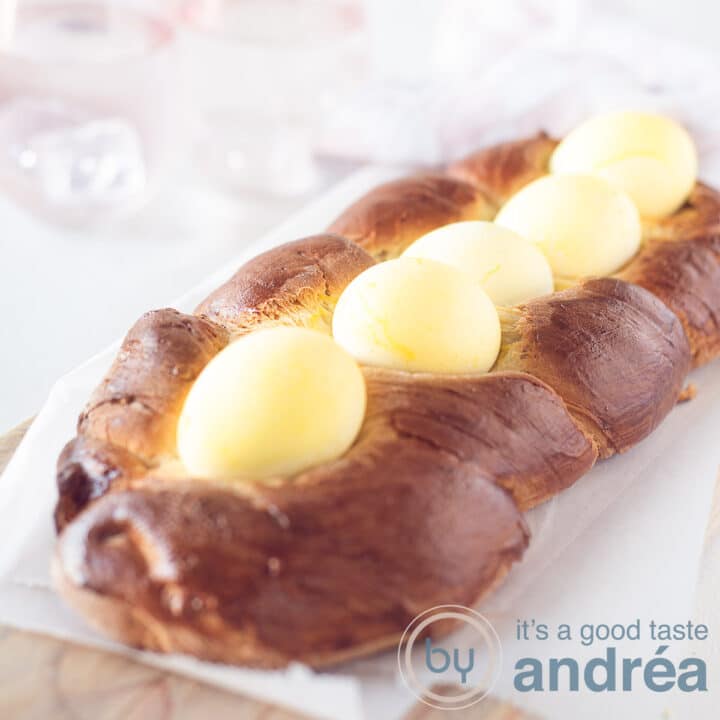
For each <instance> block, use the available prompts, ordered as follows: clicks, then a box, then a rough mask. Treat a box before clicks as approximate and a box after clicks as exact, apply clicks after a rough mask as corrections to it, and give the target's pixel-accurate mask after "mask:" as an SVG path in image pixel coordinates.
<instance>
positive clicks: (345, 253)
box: [195, 235, 374, 333]
mask: <svg viewBox="0 0 720 720" xmlns="http://www.w3.org/2000/svg"><path fill="white" fill-rule="evenodd" d="M373 264H374V260H373V259H372V258H371V257H370V256H369V255H368V254H367V253H366V252H365V251H364V250H362V249H361V248H359V247H358V246H357V245H356V244H355V243H353V242H350V241H349V240H346V239H345V238H342V237H339V236H338V235H313V236H312V237H308V238H304V239H302V240H296V241H294V242H290V243H286V244H284V245H281V246H280V247H277V248H273V249H272V250H268V251H267V252H264V253H262V254H261V255H258V256H257V257H254V258H253V259H252V260H250V261H249V262H247V263H245V265H243V266H242V267H241V268H240V269H239V270H238V271H237V272H236V273H235V275H233V276H232V277H231V278H230V280H228V281H227V282H226V283H225V284H224V285H221V286H220V287H219V288H218V289H217V290H215V291H214V292H213V293H211V294H210V296H209V297H207V298H206V299H205V300H203V301H202V302H201V303H200V305H198V307H197V308H196V309H195V312H196V313H197V314H199V315H204V316H205V317H207V318H208V319H210V320H212V321H214V322H216V323H219V324H220V325H223V326H225V327H227V328H228V329H229V330H230V331H231V332H232V333H243V332H249V331H250V330H253V329H255V328H257V327H258V325H260V324H286V325H304V326H310V327H315V328H318V329H319V328H324V329H329V322H330V316H331V315H332V309H333V307H334V306H335V302H336V301H337V299H338V296H339V295H340V293H341V292H342V291H343V290H344V289H345V286H346V285H347V284H348V283H349V282H350V281H351V280H352V279H353V278H354V277H355V276H356V275H359V274H360V273H361V272H362V271H363V270H365V269H367V268H368V267H370V266H371V265H373Z"/></svg>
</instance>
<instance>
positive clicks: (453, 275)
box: [333, 257, 500, 373]
mask: <svg viewBox="0 0 720 720" xmlns="http://www.w3.org/2000/svg"><path fill="white" fill-rule="evenodd" d="M333 335H334V336H335V339H336V340H337V342H338V343H340V345H342V346H343V347H344V348H345V349H346V350H347V351H348V352H349V353H350V354H351V355H353V356H354V357H355V358H357V359H358V360H359V361H360V362H361V363H365V364H368V365H379V366H382V367H389V368H396V369H400V370H408V371H411V372H439V373H469V372H485V371H487V370H489V369H490V367H492V365H493V363H494V362H495V359H496V358H497V354H498V352H499V350H500V322H499V320H498V314H497V310H496V309H495V306H494V305H493V303H492V301H491V300H490V298H489V297H488V296H487V294H486V293H485V291H484V290H483V289H482V287H480V284H479V283H478V282H476V281H474V280H473V279H472V278H471V277H470V276H469V275H466V274H465V273H462V272H460V271H459V270H456V269H455V268H453V267H450V266H449V265H446V264H444V263H439V262H436V261H434V260H426V259H423V258H413V257H401V258H397V259H396V260H390V261H388V262H384V263H380V264H378V265H374V266H373V267H371V268H368V269H367V270H365V271H364V272H362V273H361V274H360V275H358V276H357V277H356V278H355V279H354V280H353V281H352V282H351V283H350V284H349V285H348V286H347V288H346V289H345V291H344V292H343V294H342V295H341V296H340V299H339V301H338V304H337V307H336V308H335V314H334V316H333Z"/></svg>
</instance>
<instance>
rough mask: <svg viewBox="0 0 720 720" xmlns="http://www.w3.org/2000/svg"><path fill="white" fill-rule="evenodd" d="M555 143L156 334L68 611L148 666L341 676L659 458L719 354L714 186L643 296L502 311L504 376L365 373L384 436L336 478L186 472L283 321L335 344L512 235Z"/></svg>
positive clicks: (114, 373)
mask: <svg viewBox="0 0 720 720" xmlns="http://www.w3.org/2000/svg"><path fill="white" fill-rule="evenodd" d="M554 146H555V141H553V140H551V139H550V138H548V137H547V136H544V135H541V136H538V137H535V138H531V139H529V140H526V141H518V142H516V143H509V144H505V145H502V146H499V147H495V148H490V149H488V150H484V151H481V152H480V153H477V154H475V155H473V156H471V157H470V158H468V159H466V160H465V161H462V162H460V163H455V164H454V165H452V166H451V167H450V168H449V173H450V174H451V175H453V176H454V177H444V176H442V175H437V174H436V175H426V176H422V177H418V176H416V177H413V178H407V179H404V180H400V181H396V182H395V183H389V184H387V185H384V186H382V187H381V188H377V189H376V190H375V191H373V192H371V193H370V194H369V195H368V196H366V197H365V198H362V199H361V200H360V201H358V202H357V203H356V204H355V205H354V206H353V207H352V208H350V209H349V210H348V211H347V212H346V213H344V214H343V216H341V218H339V219H338V220H337V221H336V222H335V223H334V225H333V231H335V232H340V233H342V234H345V235H347V236H348V238H347V239H344V238H342V237H338V236H336V235H335V236H334V235H321V236H314V237H312V238H306V239H305V240H302V241H298V242H296V243H289V244H288V245H285V246H282V247H279V248H275V249H274V250H271V251H270V252H268V253H265V254H263V255H261V256H259V257H258V258H255V259H254V260H252V261H250V262H249V263H248V264H246V265H245V266H244V267H243V268H241V269H240V271H239V272H238V273H237V274H236V275H235V276H234V277H233V278H231V280H229V281H228V282H227V283H226V284H225V285H223V286H222V287H221V288H219V289H218V290H217V291H215V292H214V293H213V294H212V295H211V296H210V297H209V298H208V299H207V300H205V301H204V302H203V303H201V305H200V306H199V307H198V308H197V310H196V314H195V315H194V316H188V315H181V314H180V313H176V312H175V311H169V310H164V311H158V312H156V313H151V314H148V315H146V316H144V317H143V318H142V319H141V320H140V321H139V323H138V324H137V325H136V326H135V327H134V328H133V329H132V330H131V331H130V333H129V335H128V337H127V338H126V340H125V343H124V344H123V348H122V349H121V353H120V355H119V356H118V359H117V360H116V362H115V364H114V365H113V367H112V369H111V371H110V373H109V374H108V377H107V378H106V379H105V380H104V381H103V384H102V385H101V387H100V388H99V389H98V390H97V391H96V393H95V394H94V395H93V398H92V399H91V402H90V403H89V405H88V409H87V410H86V411H85V412H84V413H83V415H82V416H81V419H80V422H79V426H78V436H77V438H75V439H74V440H73V441H71V442H70V443H69V444H68V446H67V447H66V449H65V451H64V452H63V455H62V456H61V458H60V460H59V462H58V487H59V493H60V499H59V503H58V507H57V510H56V523H57V525H58V528H59V530H60V531H61V534H60V537H59V540H58V547H57V555H56V560H55V575H56V578H57V581H58V584H59V587H60V590H61V592H62V593H63V595H64V596H65V597H66V598H67V599H68V601H69V602H70V603H71V604H73V605H74V606H75V607H77V608H78V609H79V610H80V611H81V612H82V613H83V614H84V615H85V616H86V617H87V618H89V619H90V620H91V621H92V622H94V623H95V624H96V625H97V626H98V627H100V628H101V629H103V630H104V631H105V632H107V633H108V634H111V635H112V636H113V637H115V638H117V639H119V640H121V641H123V642H126V643H128V644H132V645H136V646H139V647H146V648H150V649H156V650H162V651H181V652H188V653H191V654H193V655H196V656H198V657H201V658H205V659H209V660H218V661H223V662H231V663H237V664H251V665H256V666H262V667H275V666H281V665H284V664H286V663H287V662H288V661H290V660H293V659H300V660H303V661H305V662H308V663H310V664H313V665H317V666H322V665H326V664H328V663H332V662H337V661H339V660H341V659H345V658H348V657H352V656H355V655H358V654H365V653H367V652H371V651H373V650H376V649H379V648H382V647H386V646H388V645H392V644H394V643H395V642H396V641H397V638H398V635H399V633H400V632H401V631H402V629H403V628H404V626H405V624H406V623H407V622H408V621H409V620H410V619H411V618H412V617H413V616H414V615H415V614H416V613H417V612H419V611H420V610H424V609H426V608H427V607H429V606H431V605H433V604H438V603H443V602H453V603H463V604H467V605H470V604H472V603H474V602H475V601H476V600H477V599H478V598H479V597H480V596H482V595H483V594H484V593H486V592H488V591H489V590H490V589H491V588H492V587H493V586H494V585H495V584H497V583H498V582H499V580H500V579H501V578H502V577H503V576H504V574H505V573H506V572H507V570H508V568H509V567H510V565H511V563H512V562H514V561H515V560H517V559H518V558H519V557H520V556H521V554H522V552H523V550H524V548H525V546H526V544H527V532H526V529H525V526H524V524H523V521H522V516H521V514H520V512H521V510H523V509H526V508H529V507H532V506H534V505H536V504H538V503H539V502H542V501H544V500H546V499H547V498H549V497H551V496H553V495H555V494H556V493H558V492H559V491H561V490H562V489H563V488H565V487H567V486H569V485H571V484H572V483H573V482H575V480H576V479H577V478H578V477H580V476H581V475H582V474H583V473H584V472H586V471H587V470H588V469H589V468H590V467H591V466H592V465H593V463H594V462H595V460H596V458H597V457H598V456H603V457H605V456H607V455H610V454H612V453H613V452H621V451H623V450H626V449H627V448H629V447H631V446H632V445H633V444H635V443H637V442H639V441H640V440H641V439H642V438H643V437H645V436H646V435H647V434H648V433H649V432H651V431H652V429H653V428H654V427H655V426H656V425H657V424H658V423H659V422H660V420H661V419H662V418H663V417H664V416H665V414H666V413H667V412H668V411H669V410H670V408H671V407H672V406H673V404H674V403H675V402H676V401H677V399H678V398H679V397H680V392H681V387H682V383H683V379H684V377H685V374H686V373H687V370H688V368H689V366H690V362H691V357H692V359H693V360H694V362H695V364H699V363H701V362H705V361H707V360H708V359H710V358H711V357H714V356H715V355H717V354H718V353H719V352H720V330H719V329H718V321H717V318H718V317H720V292H719V291H718V287H720V277H719V274H720V270H719V267H720V251H719V249H718V237H719V236H720V234H719V233H718V230H719V229H720V219H719V217H720V213H718V208H720V202H719V201H718V195H717V193H715V191H713V190H711V189H710V188H706V187H705V186H702V185H698V187H697V188H696V190H695V191H694V193H693V195H692V197H691V198H690V200H689V202H688V204H687V206H686V207H684V208H682V209H681V210H680V211H679V212H678V213H676V214H675V215H674V216H673V217H671V218H668V219H666V220H664V221H662V222H659V223H654V224H648V225H647V226H646V227H645V236H646V244H645V245H644V247H643V249H642V251H641V253H640V254H639V255H638V256H637V257H636V258H635V259H634V260H633V261H631V263H629V264H628V266H627V267H626V268H624V269H623V271H622V272H621V273H620V274H619V277H620V278H622V279H613V278H605V279H599V280H588V281H585V282H583V283H581V284H580V285H579V286H577V287H575V288H571V289H570V290H567V291H564V292H562V293H555V294H553V295H550V296H548V297H546V298H539V299H537V300H535V301H533V302H531V303H528V304H526V305H524V306H521V307H518V308H513V309H508V310H506V311H503V316H504V346H503V350H502V352H501V355H500V358H499V360H498V363H497V365H496V367H495V369H494V370H493V372H492V373H490V374H488V375H485V376H481V377H477V376H433V375H409V374H405V373H398V372H392V371H387V370H378V369H370V368H366V369H365V373H366V378H367V385H368V393H369V402H368V411H367V415H366V418H365V422H364V425H363V429H362V431H361V434H360V437H359V439H358V441H357V442H356V444H355V445H354V446H353V447H352V448H351V450H350V451H349V452H348V453H346V454H345V455H344V456H343V457H342V458H340V459H338V460H336V461H334V462H331V463H327V464H325V465H322V466H320V467H316V468H313V469H311V470H308V471H306V472H305V473H303V474H301V475H298V476H295V477H292V478H278V479H277V480H276V481H275V482H273V483H270V484H267V485H258V486H241V487H238V486H232V485H229V484H226V483H223V482H220V481H199V480H193V479H191V478H187V477H184V471H183V469H182V467H181V466H179V463H178V461H177V459H176V449H175V445H174V443H175V439H174V433H175V424H176V421H177V417H178V415H179V412H180V409H181V406H182V402H183V400H184V397H185V394H186V393H187V390H188V389H189V387H190V385H191V384H192V382H193V380H194V379H195V377H196V376H197V374H198V373H199V372H200V371H201V370H202V368H203V367H204V365H205V364H206V363H207V362H208V361H209V359H210V358H211V357H212V356H213V355H214V354H216V353H217V352H219V351H220V349H222V347H224V346H225V344H226V343H227V342H229V341H230V340H231V339H232V338H234V337H236V336H238V335H240V334H242V333H244V332H248V331H249V330H252V329H254V328H256V327H258V326H260V325H265V324H278V323H282V324H300V325H306V326H310V327H316V328H319V329H323V330H327V329H328V328H329V321H330V318H331V313H332V310H333V307H334V304H335V302H336V300H337V298H338V296H339V294H340V293H341V292H342V290H343V288H344V287H345V286H346V285H347V283H348V282H350V280H352V278H353V277H355V276H356V275H357V274H358V273H360V272H361V271H362V270H364V269H365V268H367V267H369V266H370V265H371V264H372V263H373V262H374V261H373V259H372V257H371V255H372V256H375V257H377V258H382V259H385V258H389V257H394V256H396V255H398V254H399V253H400V252H402V250H404V249H405V247H407V245H408V244H410V243H411V242H412V241H413V240H415V239H416V238H417V237H418V236H419V235H421V234H423V233H425V232H427V231H429V230H432V229H434V228H435V227H438V226H440V225H442V224H446V223H448V222H453V221H457V220H465V219H484V218H490V217H492V216H493V215H494V213H495V211H496V210H497V206H498V205H499V204H500V203H502V202H503V201H504V200H505V199H507V197H508V196H509V195H510V194H512V193H513V192H515V191H517V190H518V189H519V188H520V187H521V186H522V185H524V184H525V183H527V182H529V181H531V180H533V179H535V178H536V177H538V176H539V175H541V174H543V173H544V172H545V171H546V167H547V162H548V158H549V155H550V153H551V151H552V149H553V148H554ZM458 177H459V178H461V179H458ZM360 246H362V247H360ZM362 248H364V249H362ZM366 251H367V252H366ZM368 253H369V254H368ZM627 281H632V282H627ZM633 283H634V284H633ZM643 288H646V290H643ZM647 290H649V291H650V292H647ZM658 298H660V299H658ZM661 301H662V302H661ZM663 303H664V304H663ZM683 328H684V330H683ZM688 340H689V343H688ZM470 559H471V560H470Z"/></svg>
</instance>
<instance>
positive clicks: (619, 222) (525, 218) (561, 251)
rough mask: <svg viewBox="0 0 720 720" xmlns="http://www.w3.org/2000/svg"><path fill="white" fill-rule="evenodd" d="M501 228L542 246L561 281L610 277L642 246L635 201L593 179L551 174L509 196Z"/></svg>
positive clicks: (499, 220) (604, 182) (501, 215)
mask: <svg viewBox="0 0 720 720" xmlns="http://www.w3.org/2000/svg"><path fill="white" fill-rule="evenodd" d="M495 222H497V223H498V225H503V226H505V227H508V228H510V229H511V230H514V231H515V232H517V233H519V234H520V235H522V236H523V237H526V238H527V239H528V240H530V241H532V242H534V243H537V245H538V247H539V248H540V250H542V252H543V253H544V255H545V257H546V258H547V259H548V260H549V262H550V266H551V267H552V270H553V273H554V275H555V276H556V278H562V279H564V280H573V279H577V278H581V277H586V276H588V275H609V274H611V273H613V272H615V271H616V270H618V269H619V268H620V267H622V266H623V265H624V264H625V263H626V262H627V261H628V260H629V259H630V258H631V257H632V256H633V255H634V254H635V253H636V252H637V250H638V248H639V247H640V217H639V215H638V211H637V208H636V207H635V205H634V204H633V202H632V200H630V198H629V197H628V196H627V195H626V194H625V193H624V192H621V191H620V190H617V189H616V188H614V187H613V186H612V185H610V183H608V182H607V181H606V180H602V179H601V178H597V177H593V176H590V175H547V176H545V177H542V178H540V179H538V180H535V181H534V182H532V183H530V184H529V185H526V186H525V187H524V188H523V189H522V190H520V192H518V193H517V194H516V195H514V196H513V197H511V198H510V200H509V201H508V202H507V203H506V204H505V206H504V207H503V208H502V209H501V210H500V212H499V214H498V216H497V217H496V218H495Z"/></svg>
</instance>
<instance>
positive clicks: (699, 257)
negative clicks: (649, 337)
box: [618, 184, 720, 366]
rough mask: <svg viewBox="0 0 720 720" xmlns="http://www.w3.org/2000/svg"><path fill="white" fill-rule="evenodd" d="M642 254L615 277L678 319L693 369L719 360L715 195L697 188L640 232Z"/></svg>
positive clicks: (719, 239) (719, 221)
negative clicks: (644, 292)
mask: <svg viewBox="0 0 720 720" xmlns="http://www.w3.org/2000/svg"><path fill="white" fill-rule="evenodd" d="M645 235H646V240H645V243H644V244H643V247H642V249H641V250H640V252H639V253H638V255H636V256H635V257H634V258H633V260H632V261H631V262H630V263H628V265H627V266H626V267H625V268H623V270H622V271H621V272H620V273H618V277H621V278H623V279H624V280H627V281H629V282H633V283H635V284H636V285H640V286H641V287H644V288H645V289H646V290H649V291H650V292H651V293H653V294H654V295H656V296H657V297H659V298H660V299H661V300H662V301H663V302H664V303H665V304H666V305H667V306H668V307H669V308H670V309H671V310H672V311H673V312H674V313H675V314H676V315H677V316H678V317H679V318H680V322H681V323H682V325H683V328H684V329H685V333H686V335H687V337H688V340H689V342H690V347H691V349H692V356H693V365H694V366H698V365H703V364H704V363H706V362H709V361H710V360H712V359H713V358H715V357H717V356H718V355H720V193H718V192H717V191H716V190H713V189H712V188H709V187H707V186H706V185H702V184H698V185H697V186H696V188H695V190H694V191H693V193H692V195H691V196H690V199H689V200H688V202H687V203H686V204H685V206H683V207H682V208H680V210H679V211H678V212H677V213H675V214H674V215H672V216H671V217H669V218H665V219H664V220H662V221H660V222H658V223H652V224H651V223H648V224H647V225H646V227H645Z"/></svg>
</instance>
